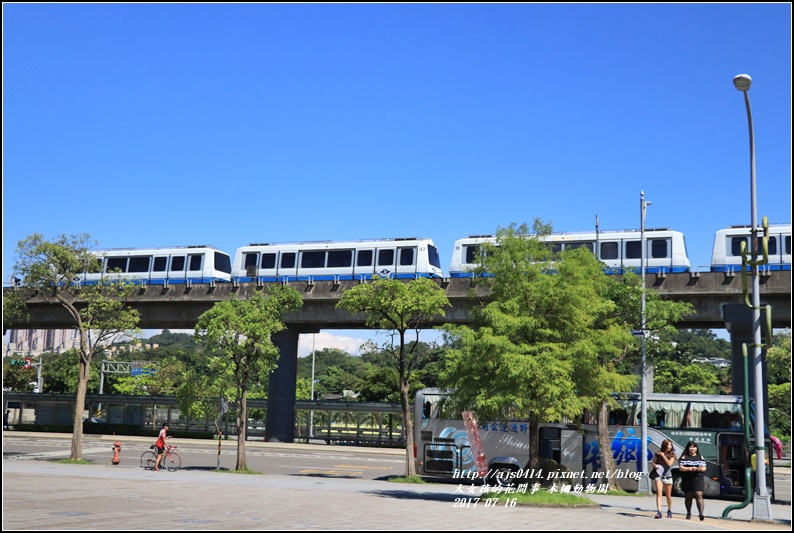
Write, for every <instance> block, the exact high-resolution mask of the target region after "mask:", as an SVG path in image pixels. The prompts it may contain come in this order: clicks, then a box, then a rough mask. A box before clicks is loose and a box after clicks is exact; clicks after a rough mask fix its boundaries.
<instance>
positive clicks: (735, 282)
mask: <svg viewBox="0 0 794 533" xmlns="http://www.w3.org/2000/svg"><path fill="white" fill-rule="evenodd" d="M437 282H438V284H439V286H440V287H441V288H442V289H444V291H445V293H446V295H447V298H448V299H449V301H450V304H451V306H452V307H451V308H448V309H447V313H446V316H444V317H438V319H437V320H436V321H435V322H434V323H433V325H438V326H440V325H443V324H447V323H456V324H470V323H471V322H472V318H471V313H470V309H472V307H474V306H477V305H479V304H480V303H482V302H484V301H487V300H488V290H487V287H486V286H485V284H483V283H481V282H480V283H478V282H477V280H472V279H470V278H444V279H439V280H437ZM359 283H360V282H359V281H339V282H333V281H313V282H312V281H292V282H287V283H285V285H287V286H290V287H292V288H294V289H296V290H297V291H298V292H300V293H301V294H302V296H303V302H304V304H303V308H302V309H301V310H300V311H298V312H294V313H288V314H287V315H285V317H284V319H285V324H286V325H287V329H286V330H285V331H282V332H280V333H278V334H277V335H275V336H274V339H273V341H274V342H275V343H276V345H277V346H278V347H279V349H280V351H281V358H280V360H279V366H278V369H277V370H276V371H275V372H274V373H273V374H272V375H271V378H270V382H269V396H270V398H271V399H272V401H271V402H270V406H269V408H268V411H267V421H266V428H267V429H266V435H267V436H266V440H268V441H277V442H278V441H280V442H291V441H292V439H293V424H294V415H293V413H294V406H295V386H296V376H297V356H298V336H299V335H300V334H301V333H315V332H318V331H319V330H321V329H363V328H366V325H365V321H364V317H363V316H357V315H356V316H351V315H350V314H349V313H347V312H346V311H343V310H340V309H337V308H336V304H337V302H338V301H339V298H340V297H341V295H342V293H343V292H344V291H345V290H346V289H348V288H351V287H353V286H355V285H357V284H359ZM645 283H646V287H647V289H648V290H649V291H651V290H653V291H656V292H658V293H659V294H660V295H661V296H662V297H663V298H665V299H671V300H678V301H686V302H689V303H690V304H692V306H693V307H694V309H695V313H694V314H693V315H691V316H688V317H685V319H684V320H682V321H681V323H679V324H678V326H679V327H681V328H713V329H721V328H727V329H728V330H729V331H730V333H731V350H732V356H733V357H732V358H733V361H734V362H740V361H741V359H742V351H741V345H742V343H748V344H749V343H751V342H752V319H751V316H752V314H751V311H750V310H749V309H748V308H746V307H745V306H744V303H743V302H744V293H743V290H742V282H741V276H740V275H732V274H726V273H717V272H690V273H679V274H648V275H646V280H645ZM747 285H748V287H751V286H752V283H751V280H750V279H749V277H748V281H747ZM265 286H266V284H263V283H256V282H252V283H239V284H238V283H218V284H215V285H209V284H195V285H192V286H186V285H171V286H169V287H164V286H162V285H142V286H141V287H140V289H139V290H138V291H136V293H135V294H133V295H132V296H131V297H130V298H129V300H128V301H129V303H130V305H131V306H132V307H133V308H135V309H137V310H138V311H139V312H140V315H141V320H140V323H139V327H140V328H142V329H166V328H167V329H193V328H194V327H195V325H196V322H197V321H198V317H199V316H200V315H201V314H202V313H204V312H205V311H207V310H208V309H210V308H211V307H212V306H213V305H214V304H215V303H216V302H219V301H222V300H225V299H227V298H230V297H231V295H232V294H236V295H237V296H238V297H240V298H247V297H250V296H251V295H253V294H254V293H256V292H257V291H261V290H262V289H263V288H264V287H265ZM760 288H761V305H762V306H764V305H771V306H772V325H773V327H774V328H790V327H791V272H790V271H783V272H769V273H768V275H763V276H761V279H760ZM11 290H24V289H15V288H9V287H6V288H4V289H3V292H4V293H6V292H7V291H11ZM27 308H28V312H29V313H30V321H29V322H27V323H25V324H13V323H10V324H5V326H6V327H7V328H9V329H17V328H18V329H25V328H46V329H52V328H71V327H73V323H72V322H71V320H70V317H69V315H68V314H67V313H66V311H65V310H63V309H62V308H61V307H60V306H58V305H55V304H52V303H49V302H48V301H46V299H44V298H43V297H41V296H33V297H32V298H30V299H29V300H28V301H27ZM737 357H738V359H737ZM741 366H742V365H740V364H733V365H732V368H733V373H734V375H733V383H734V390H737V389H736V387H737V386H739V385H741V384H742V383H743V376H741V374H740V373H739V372H740V370H741ZM750 367H751V375H750V383H752V382H753V376H752V369H753V367H754V365H752V364H751V365H750ZM737 374H738V375H737ZM738 390H742V389H741V388H739V389H738ZM739 394H741V393H739ZM765 404H766V402H765Z"/></svg>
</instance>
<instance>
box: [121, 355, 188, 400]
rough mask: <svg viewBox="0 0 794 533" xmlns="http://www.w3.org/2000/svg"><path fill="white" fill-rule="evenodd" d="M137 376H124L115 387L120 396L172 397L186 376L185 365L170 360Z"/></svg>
mask: <svg viewBox="0 0 794 533" xmlns="http://www.w3.org/2000/svg"><path fill="white" fill-rule="evenodd" d="M142 370H143V371H142V372H141V374H139V375H137V376H122V377H120V378H118V379H117V380H116V383H115V385H114V387H113V390H115V391H116V392H117V393H118V394H130V395H149V396H170V395H172V394H174V393H175V392H176V390H177V388H178V387H179V384H180V383H181V381H182V377H183V376H184V374H185V364H184V363H182V362H181V361H177V360H176V359H172V358H168V359H165V360H163V361H160V362H159V363H157V364H151V365H149V366H147V367H144V368H143V369H142Z"/></svg>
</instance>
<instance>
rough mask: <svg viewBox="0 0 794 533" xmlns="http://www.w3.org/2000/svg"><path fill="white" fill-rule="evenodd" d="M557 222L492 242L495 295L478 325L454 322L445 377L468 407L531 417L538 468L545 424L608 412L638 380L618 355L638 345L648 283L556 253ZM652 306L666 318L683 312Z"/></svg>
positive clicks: (516, 229)
mask: <svg viewBox="0 0 794 533" xmlns="http://www.w3.org/2000/svg"><path fill="white" fill-rule="evenodd" d="M548 231H550V226H549V225H547V224H543V223H542V222H540V221H537V220H536V221H535V224H534V233H530V231H529V228H528V226H527V225H522V226H516V225H511V226H510V227H509V228H503V229H500V230H499V232H498V235H497V243H496V245H487V244H486V245H485V246H484V250H483V254H482V267H481V268H480V270H479V272H478V274H483V273H484V272H487V273H488V276H487V277H484V278H483V280H482V282H483V283H487V284H488V285H489V286H490V289H491V295H492V300H491V301H488V302H487V303H485V304H484V305H483V306H482V307H481V308H479V309H476V310H475V314H476V319H477V328H475V329H472V328H468V327H448V328H447V331H448V332H449V333H450V335H451V341H452V342H453V345H454V346H455V347H454V348H453V349H451V350H450V352H449V354H448V356H447V364H446V368H445V371H444V374H443V380H442V381H443V383H444V384H445V385H447V386H449V387H452V388H454V389H455V390H456V393H455V395H454V401H455V402H456V403H457V404H458V407H459V408H461V409H462V408H468V407H471V406H476V412H477V415H478V417H480V418H486V419H494V418H499V417H505V416H515V415H516V414H518V415H521V416H523V417H528V418H529V420H530V424H531V426H530V439H531V442H530V449H531V450H532V458H531V464H532V467H533V468H534V467H536V466H537V465H538V456H537V450H538V445H537V431H536V429H537V426H538V424H539V423H545V422H558V421H561V420H563V419H577V418H578V417H580V416H581V415H582V413H583V411H584V410H585V409H588V410H602V411H603V412H604V413H606V406H607V403H608V402H609V398H610V394H612V393H614V392H621V391H628V390H630V389H631V387H632V386H633V384H634V383H635V382H636V378H635V377H634V376H627V375H622V374H621V373H620V372H619V371H618V364H619V363H620V362H621V361H622V359H624V358H625V357H626V356H627V354H628V353H630V352H631V351H632V349H633V348H634V346H635V345H636V344H635V343H636V341H635V339H634V338H633V337H632V335H631V329H633V326H634V324H635V323H636V322H637V321H638V320H639V315H640V313H639V304H640V294H641V293H640V290H639V289H638V285H637V284H636V282H634V281H633V280H632V279H631V276H628V277H627V278H626V279H624V280H621V281H616V280H615V279H614V278H613V277H609V276H607V275H605V274H604V272H603V265H602V264H601V263H600V262H599V261H597V259H596V258H595V256H594V255H593V254H592V253H590V252H589V251H587V250H586V249H584V248H577V249H572V250H568V251H564V252H562V253H561V254H554V253H553V252H552V250H551V249H550V248H549V247H548V246H547V245H546V244H545V243H544V242H543V241H541V240H540V239H538V238H537V237H538V236H540V235H544V234H545V233H547V232H548ZM649 307H653V309H654V313H653V325H654V326H656V327H662V326H663V325H665V324H666V323H667V321H668V320H670V319H672V318H673V317H676V316H679V314H678V313H679V312H680V310H672V309H671V308H670V307H669V306H667V305H663V304H659V305H658V306H655V307H654V306H649ZM635 310H636V314H635ZM635 317H636V318H635ZM649 324H650V322H649ZM605 419H606V417H604V420H605ZM600 425H603V426H604V427H605V426H606V424H605V423H604V424H600ZM602 445H603V444H602ZM604 449H609V447H608V446H604Z"/></svg>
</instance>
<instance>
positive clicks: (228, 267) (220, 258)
mask: <svg viewBox="0 0 794 533" xmlns="http://www.w3.org/2000/svg"><path fill="white" fill-rule="evenodd" d="M215 270H220V271H221V272H225V273H226V274H231V273H232V258H231V257H229V256H228V254H224V253H221V252H215Z"/></svg>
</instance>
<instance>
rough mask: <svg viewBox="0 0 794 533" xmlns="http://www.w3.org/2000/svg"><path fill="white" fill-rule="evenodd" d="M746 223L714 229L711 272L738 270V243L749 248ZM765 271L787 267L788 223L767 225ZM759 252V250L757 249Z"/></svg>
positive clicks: (788, 251)
mask: <svg viewBox="0 0 794 533" xmlns="http://www.w3.org/2000/svg"><path fill="white" fill-rule="evenodd" d="M750 230H751V228H750V226H731V227H729V228H725V229H721V230H719V231H717V233H716V235H715V236H714V248H713V251H712V254H711V271H712V272H733V271H736V270H738V271H741V269H742V253H741V246H742V243H743V242H744V243H745V244H746V250H747V253H749V252H750V250H752V248H751V243H750V239H751V235H750ZM767 251H768V260H769V261H768V263H767V264H766V265H763V266H762V267H761V268H763V269H765V270H791V224H770V225H769V241H768V246H767ZM759 253H760V252H759Z"/></svg>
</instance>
